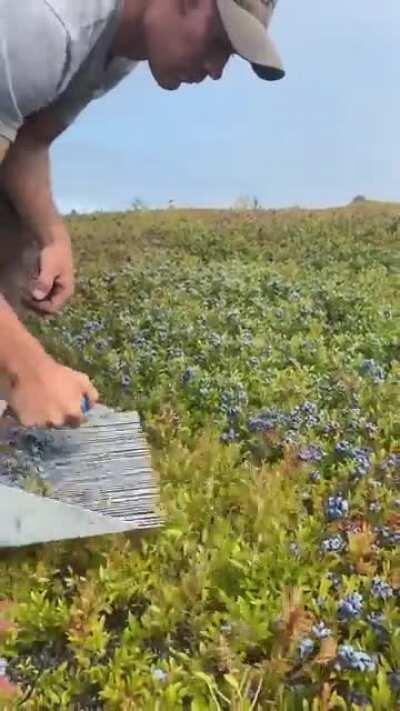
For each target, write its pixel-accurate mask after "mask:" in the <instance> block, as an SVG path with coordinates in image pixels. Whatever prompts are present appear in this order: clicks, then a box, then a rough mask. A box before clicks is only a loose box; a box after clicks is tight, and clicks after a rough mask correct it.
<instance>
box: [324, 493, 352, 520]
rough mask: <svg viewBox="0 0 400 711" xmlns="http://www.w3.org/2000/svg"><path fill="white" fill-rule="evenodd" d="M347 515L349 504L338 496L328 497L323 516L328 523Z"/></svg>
mask: <svg viewBox="0 0 400 711" xmlns="http://www.w3.org/2000/svg"><path fill="white" fill-rule="evenodd" d="M348 513H349V503H348V501H347V499H344V498H343V496H341V495H340V494H339V495H337V496H329V498H328V501H327V502H326V505H325V515H326V518H327V520H328V521H338V520H339V519H341V518H344V517H345V516H347V514H348Z"/></svg>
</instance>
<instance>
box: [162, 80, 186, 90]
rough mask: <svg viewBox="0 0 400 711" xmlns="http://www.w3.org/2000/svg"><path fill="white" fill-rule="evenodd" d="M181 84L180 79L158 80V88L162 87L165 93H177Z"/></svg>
mask: <svg viewBox="0 0 400 711" xmlns="http://www.w3.org/2000/svg"><path fill="white" fill-rule="evenodd" d="M181 83H182V82H181V81H179V79H177V80H174V81H173V80H172V79H157V84H158V86H160V87H161V89H165V91H176V90H177V89H179V87H180V85H181Z"/></svg>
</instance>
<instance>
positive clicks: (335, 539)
mask: <svg viewBox="0 0 400 711" xmlns="http://www.w3.org/2000/svg"><path fill="white" fill-rule="evenodd" d="M345 547H346V543H345V541H344V539H343V537H342V536H341V535H340V534H337V535H336V536H329V537H328V538H324V540H323V541H322V543H321V550H322V551H323V552H324V553H338V552H340V551H342V550H343V549H344V548H345Z"/></svg>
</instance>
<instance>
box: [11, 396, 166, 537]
mask: <svg viewBox="0 0 400 711" xmlns="http://www.w3.org/2000/svg"><path fill="white" fill-rule="evenodd" d="M82 410H83V412H84V414H87V415H88V416H87V418H86V420H85V421H84V423H83V424H82V425H81V426H80V427H79V428H77V429H73V428H67V427H65V428H54V429H53V428H51V429H44V428H29V429H28V428H24V427H22V426H19V425H17V426H16V425H15V422H14V421H13V420H12V419H11V418H8V417H4V418H3V420H2V421H1V423H2V424H1V433H0V448H1V451H0V548H5V547H6V548H10V547H12V548H13V547H20V546H26V545H31V544H36V543H45V542H50V541H61V540H68V539H74V538H86V537H91V536H99V535H105V534H113V533H123V532H128V531H136V532H137V533H140V532H141V531H146V530H147V531H148V530H152V529H157V528H159V527H160V526H161V525H162V521H161V517H160V514H159V511H158V505H159V498H158V493H159V492H158V481H157V479H156V476H155V474H154V472H153V471H152V468H151V460H150V454H149V451H148V448H147V445H146V441H145V438H144V435H143V433H142V430H141V426H140V418H139V415H138V414H137V413H136V412H119V411H116V410H112V409H110V408H108V407H105V406H104V405H99V404H97V405H95V407H94V408H93V409H92V410H91V411H90V413H88V407H87V402H86V401H85V400H83V401H82Z"/></svg>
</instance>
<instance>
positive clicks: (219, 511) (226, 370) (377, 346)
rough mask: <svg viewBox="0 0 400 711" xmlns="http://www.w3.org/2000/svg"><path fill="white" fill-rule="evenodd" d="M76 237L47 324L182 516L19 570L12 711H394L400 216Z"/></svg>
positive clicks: (178, 225)
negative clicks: (72, 291) (132, 422)
mask: <svg viewBox="0 0 400 711" xmlns="http://www.w3.org/2000/svg"><path fill="white" fill-rule="evenodd" d="M70 224H71V230H72V234H73V239H74V245H75V251H76V255H77V260H78V266H79V279H78V284H77V291H76V295H75V297H74V299H73V300H72V303H71V304H70V305H69V306H68V307H67V308H66V309H65V311H64V313H63V315H62V316H60V317H57V318H56V319H53V320H51V321H50V322H45V323H44V322H43V323H41V322H36V321H33V320H32V323H31V325H32V329H33V330H34V331H35V333H36V334H37V335H38V336H39V337H40V338H41V340H42V342H43V343H44V344H45V345H46V347H47V349H48V350H49V351H50V352H51V353H52V354H53V355H54V356H56V357H57V358H58V359H60V360H62V361H63V362H64V363H65V364H68V365H70V366H72V367H76V368H79V369H80V370H85V371H86V372H88V374H89V375H90V376H91V377H92V378H93V380H94V382H95V384H96V386H97V388H98V389H99V391H100V393H101V396H102V399H103V400H104V401H105V402H106V403H107V404H109V405H111V406H117V407H121V406H122V407H124V408H129V409H137V410H138V411H139V412H140V414H141V416H142V420H143V424H144V427H145V430H146V433H147V437H148V440H149V442H150V443H151V447H152V458H153V464H154V468H155V470H156V471H157V472H158V474H159V476H160V487H161V498H162V507H163V514H164V515H165V517H166V521H167V523H166V526H165V528H164V529H163V530H162V531H160V532H159V533H157V534H151V535H150V534H148V535H146V536H145V537H144V538H142V539H141V540H140V541H137V540H134V539H132V538H130V537H127V536H126V537H125V536H115V537H109V538H104V539H101V540H90V541H86V542H71V543H67V544H65V543H64V544H54V545H49V546H45V547H37V548H32V549H30V550H29V551H21V552H19V553H17V554H9V555H8V556H7V557H6V558H5V557H3V559H2V562H1V564H0V589H1V595H2V599H3V600H12V601H13V605H12V608H11V611H9V612H8V613H7V614H8V615H9V616H10V617H11V619H12V620H13V623H14V625H13V626H12V627H11V628H10V629H7V630H3V632H4V634H3V635H2V636H1V639H0V656H2V657H4V658H7V659H8V661H9V667H8V674H9V677H10V678H11V679H12V680H13V681H14V682H15V683H17V684H18V686H19V689H20V696H19V697H15V699H14V701H13V702H12V703H13V704H14V705H13V706H10V708H17V707H18V704H22V706H23V708H26V709H52V708H59V707H61V708H71V709H94V708H96V709H103V708H104V709H110V710H113V709H118V710H120V709H126V710H128V709H138V708H140V709H149V710H150V709H151V710H152V711H153V709H160V711H161V710H162V711H164V710H169V709H171V710H175V709H188V710H190V711H202V710H203V709H214V708H215V709H234V710H236V711H250V710H251V709H258V710H260V709H268V708H277V709H281V710H282V711H297V710H299V711H300V710H301V711H303V710H306V709H309V710H310V711H328V710H329V709H341V708H343V709H357V708H366V709H369V708H371V709H372V708H373V709H382V711H383V709H391V708H397V706H398V704H399V700H400V699H399V693H400V642H399V639H400V638H399V635H398V629H399V622H400V613H399V608H398V599H399V595H400V572H399V542H400V500H399V494H398V484H399V481H400V456H399V454H400V450H399V441H400V439H399V438H400V415H399V412H400V409H399V375H400V362H399V361H400V358H399V354H400V329H399V308H398V290H399V285H400V261H399V257H398V240H399V236H400V235H399V231H400V220H399V215H398V212H396V210H395V209H394V208H392V209H390V208H386V209H383V208H382V210H379V209H377V208H376V207H374V206H373V205H372V206H371V205H363V206H362V209H361V210H360V211H357V209H356V208H355V209H354V210H352V211H350V210H347V211H343V212H340V211H338V212H336V213H332V214H330V213H328V214H324V213H293V214H292V213H290V212H282V213H276V212H263V211H261V210H259V211H257V213H256V214H255V213H252V214H242V215H240V216H238V215H235V214H234V213H232V211H228V212H226V213H219V212H215V213H213V212H210V213H209V214H208V213H204V214H203V213H201V212H198V213H191V214H188V213H182V212H180V211H178V210H174V211H168V212H167V213H152V212H151V211H136V212H135V213H132V212H129V213H127V214H126V215H119V214H111V215H107V214H101V215H92V216H71V218H70ZM355 594H359V595H361V601H362V602H361V604H360V607H359V608H357V607H354V606H353V607H352V606H351V604H350V602H351V600H354V599H355V598H354V597H351V596H354V595H355ZM349 599H350V602H349ZM346 601H347V602H346ZM356 602H357V600H356ZM354 605H355V603H354ZM0 616H1V615H0ZM322 623H323V624H322ZM1 632H2V629H1V626H0V633H1ZM0 693H1V687H0ZM5 703H6V702H5ZM5 708H7V707H6V706H5Z"/></svg>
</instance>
